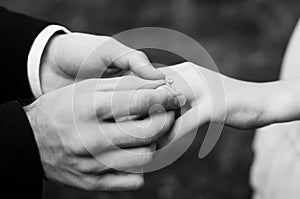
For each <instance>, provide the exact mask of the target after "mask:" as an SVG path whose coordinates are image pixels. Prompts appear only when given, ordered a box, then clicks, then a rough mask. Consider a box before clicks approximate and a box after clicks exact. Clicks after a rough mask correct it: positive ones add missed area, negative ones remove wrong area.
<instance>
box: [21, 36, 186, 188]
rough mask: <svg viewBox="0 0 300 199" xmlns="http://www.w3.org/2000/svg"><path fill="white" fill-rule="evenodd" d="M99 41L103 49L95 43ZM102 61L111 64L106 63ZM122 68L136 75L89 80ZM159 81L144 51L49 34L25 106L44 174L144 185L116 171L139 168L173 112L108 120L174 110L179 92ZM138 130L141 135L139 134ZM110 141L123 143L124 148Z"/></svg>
mask: <svg viewBox="0 0 300 199" xmlns="http://www.w3.org/2000/svg"><path fill="white" fill-rule="evenodd" d="M103 43H105V45H104V46H102V47H103V48H104V49H102V48H97V46H99V45H101V44H103ZM91 52H94V53H92V54H90V53H91ZM88 55H91V56H88ZM87 57H88V58H89V59H88V60H87V61H86V58H87ZM83 63H84V67H82V64H83ZM108 64H112V65H111V66H110V67H109V68H107V65H108ZM79 70H80V74H79V76H77V74H78V71H79ZM129 70H130V71H132V72H133V73H134V74H136V75H137V76H138V77H118V78H107V79H95V78H99V77H103V76H106V77H114V76H118V75H120V74H124V73H125V72H126V71H129ZM164 79H165V76H164V74H163V73H161V72H159V71H158V70H156V69H155V68H154V67H153V66H152V65H151V64H150V62H149V60H148V58H147V56H146V55H145V54H144V53H142V52H140V51H137V50H134V49H131V48H129V47H127V46H125V45H123V44H121V43H119V42H118V41H116V40H114V39H112V38H111V37H107V36H96V35H89V34H82V33H70V34H62V35H56V36H54V37H53V38H52V39H51V40H50V41H49V42H48V44H47V47H46V49H45V51H44V52H43V57H42V62H41V66H40V83H41V90H42V92H43V93H44V94H43V95H41V96H40V97H38V98H37V99H36V101H35V102H34V103H32V104H30V105H29V106H27V107H25V108H24V109H25V112H26V114H27V116H28V119H29V122H30V124H31V127H32V129H33V133H34V136H35V139H36V142H37V145H38V149H39V152H40V158H41V162H42V166H43V169H44V172H45V177H46V179H49V180H52V181H55V182H59V183H62V184H64V185H68V186H72V187H75V188H80V189H84V190H88V191H128V190H135V189H137V188H140V187H141V186H143V184H144V178H143V175H142V174H135V173H128V172H116V171H115V170H121V171H128V170H131V169H139V168H141V167H143V165H145V164H147V163H148V162H149V161H151V159H152V158H153V153H152V151H153V150H155V142H156V141H157V139H158V138H159V137H161V136H162V135H163V134H165V133H166V132H167V131H168V130H169V128H170V127H171V126H172V124H173V122H174V113H173V111H170V112H169V111H168V112H164V113H160V114H153V115H152V116H151V118H150V117H146V118H144V119H142V120H139V121H135V122H133V121H122V120H120V122H115V121H119V120H118V119H119V118H122V117H123V118H124V117H128V116H130V115H146V113H148V112H149V110H150V108H151V107H152V105H153V104H161V105H162V107H163V108H164V109H166V110H173V109H178V108H179V107H180V105H181V104H182V102H180V101H182V100H183V101H184V102H185V97H184V96H183V95H182V94H180V93H179V92H176V93H174V92H170V90H169V89H157V88H158V87H162V88H165V86H166V85H165V84H166V82H165V80H164ZM75 80H77V81H75ZM78 81H79V82H78ZM74 82H76V83H75V84H74ZM75 88H76V89H75ZM74 91H76V92H74ZM115 99H117V100H115ZM91 100H92V101H91ZM113 119H115V121H113ZM75 121H76V122H75ZM137 124H139V125H137ZM99 125H100V126H101V127H102V128H101V129H102V131H101V130H99ZM149 125H150V128H149ZM143 126H147V127H148V128H147V129H145V127H143ZM120 127H121V129H122V130H123V131H122V130H120ZM124 130H125V131H126V133H130V134H126V133H125V132H124ZM141 132H142V134H144V136H143V137H140V136H138V135H141ZM129 135H130V136H129ZM107 138H108V139H107ZM114 146H118V147H121V148H127V147H129V148H130V149H128V150H127V151H129V152H131V153H130V154H128V153H124V151H122V150H120V149H118V148H116V147H114ZM99 159H100V160H101V161H99ZM104 163H107V164H104Z"/></svg>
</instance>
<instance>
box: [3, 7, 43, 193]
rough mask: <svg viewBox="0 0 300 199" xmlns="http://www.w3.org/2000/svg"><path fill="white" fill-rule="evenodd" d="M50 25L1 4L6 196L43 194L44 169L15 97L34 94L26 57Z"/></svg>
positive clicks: (25, 119)
mask: <svg viewBox="0 0 300 199" xmlns="http://www.w3.org/2000/svg"><path fill="white" fill-rule="evenodd" d="M48 25H49V24H48V23H47V22H44V21H41V20H37V19H33V18H31V17H28V16H25V15H22V14H17V13H13V12H10V11H8V10H6V9H5V8H2V7H0V27H1V31H0V58H1V59H0V60H1V61H0V67H1V77H0V90H1V94H0V104H2V105H0V135H1V141H2V142H1V153H2V158H1V164H0V173H1V176H0V177H1V182H2V183H1V184H2V185H1V189H0V190H1V195H2V196H5V194H7V193H8V194H9V195H6V196H7V198H40V197H41V191H42V178H43V169H42V166H41V162H40V156H39V151H38V149H37V145H36V142H35V138H34V135H33V132H32V129H31V126H30V124H29V122H28V119H27V117H26V114H25V112H24V110H23V108H22V106H21V105H20V104H19V103H18V102H17V101H13V100H15V99H17V100H20V99H28V98H31V97H33V95H32V93H31V89H30V85H29V81H28V78H27V58H28V54H29V51H30V48H31V45H32V43H33V41H34V39H35V38H36V37H37V35H38V34H39V33H40V32H41V31H42V30H43V29H44V28H45V27H46V26H48ZM10 101H13V102H10ZM7 102H9V103H7ZM3 103H6V104H3Z"/></svg>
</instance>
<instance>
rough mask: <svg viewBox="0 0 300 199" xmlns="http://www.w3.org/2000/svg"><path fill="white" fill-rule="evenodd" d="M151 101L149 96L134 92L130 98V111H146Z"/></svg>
mask: <svg viewBox="0 0 300 199" xmlns="http://www.w3.org/2000/svg"><path fill="white" fill-rule="evenodd" d="M152 101H153V98H152V96H151V95H146V94H145V92H135V94H134V95H133V97H132V100H131V102H132V103H130V106H132V107H131V108H132V109H137V111H140V110H143V109H148V108H150V105H151V103H152Z"/></svg>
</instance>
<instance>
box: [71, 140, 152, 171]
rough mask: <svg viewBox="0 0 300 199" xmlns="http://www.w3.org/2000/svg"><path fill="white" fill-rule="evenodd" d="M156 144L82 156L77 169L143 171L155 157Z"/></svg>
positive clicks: (78, 160)
mask: <svg viewBox="0 0 300 199" xmlns="http://www.w3.org/2000/svg"><path fill="white" fill-rule="evenodd" d="M155 149H156V144H152V145H150V146H147V147H139V148H129V149H126V150H123V149H119V148H118V149H116V150H112V151H107V152H105V153H101V154H99V155H97V156H93V157H80V158H78V159H77V160H76V161H77V163H76V164H74V165H76V167H75V169H76V170H77V171H78V172H80V173H84V174H101V173H107V172H109V171H112V170H118V171H126V172H134V173H141V172H142V167H143V166H145V165H146V164H148V163H150V162H151V161H152V159H153V157H154V151H155Z"/></svg>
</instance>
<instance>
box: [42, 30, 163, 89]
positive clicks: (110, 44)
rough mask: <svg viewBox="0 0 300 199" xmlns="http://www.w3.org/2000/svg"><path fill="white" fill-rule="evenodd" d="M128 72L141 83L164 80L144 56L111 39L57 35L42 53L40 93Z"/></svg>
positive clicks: (85, 35)
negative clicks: (77, 82)
mask: <svg viewBox="0 0 300 199" xmlns="http://www.w3.org/2000/svg"><path fill="white" fill-rule="evenodd" d="M108 66H109V67H108ZM80 67H81V68H80ZM79 70H80V72H79ZM128 70H131V71H132V72H134V73H135V74H136V75H137V76H139V77H141V78H144V79H149V80H156V79H164V78H165V76H164V74H162V73H160V72H159V71H157V70H156V69H155V68H154V67H153V66H152V65H151V63H150V62H149V60H148V58H147V56H146V55H145V54H144V53H143V52H141V51H137V50H135V49H132V48H129V47H127V46H125V45H123V44H121V43H120V42H118V41H117V40H115V39H113V38H111V37H108V36H96V35H90V34H83V33H69V34H58V35H55V36H54V37H53V38H52V39H51V40H50V41H49V43H48V44H47V47H46V49H45V51H44V53H43V57H42V62H41V69H40V79H41V80H40V81H41V89H42V92H43V93H46V92H48V91H51V90H54V89H57V88H61V87H63V86H66V85H69V84H71V83H74V80H75V79H76V78H77V80H83V79H87V78H99V77H113V76H120V75H121V74H123V73H124V72H126V71H128ZM78 72H79V73H78Z"/></svg>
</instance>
